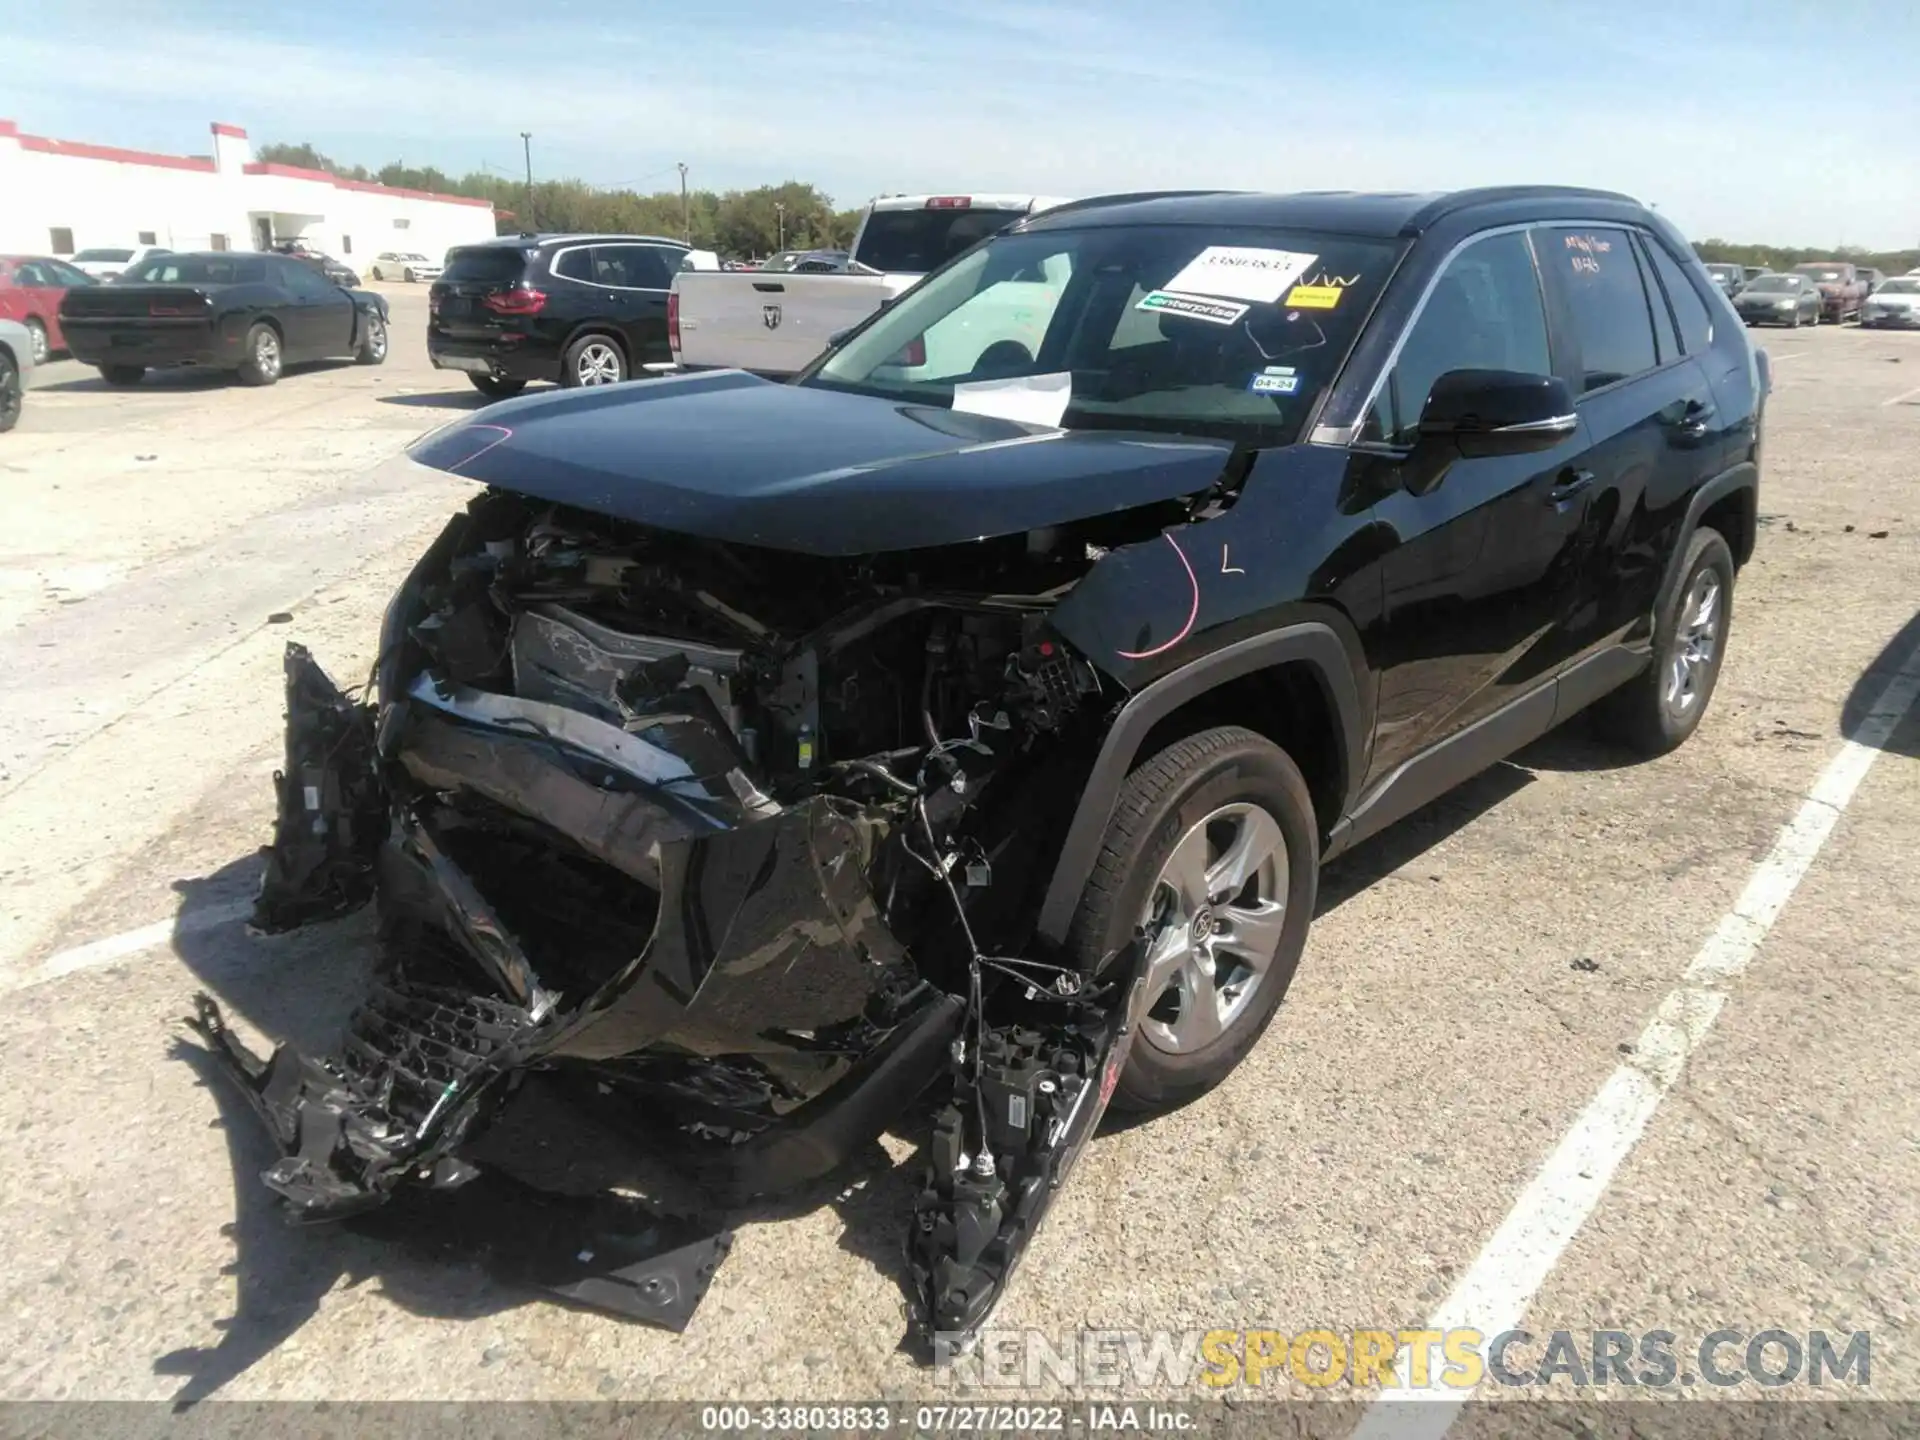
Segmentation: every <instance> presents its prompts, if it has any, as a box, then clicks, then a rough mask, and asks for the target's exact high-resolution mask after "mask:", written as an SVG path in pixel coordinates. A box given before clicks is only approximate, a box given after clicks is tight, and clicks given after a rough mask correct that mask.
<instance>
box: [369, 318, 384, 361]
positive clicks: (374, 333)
mask: <svg viewBox="0 0 1920 1440" xmlns="http://www.w3.org/2000/svg"><path fill="white" fill-rule="evenodd" d="M367 353H368V354H369V355H371V356H372V357H373V358H374V359H375V360H384V359H386V358H387V322H386V321H384V320H382V319H381V318H380V317H379V316H377V315H376V316H374V317H372V318H371V319H369V320H368V321H367Z"/></svg>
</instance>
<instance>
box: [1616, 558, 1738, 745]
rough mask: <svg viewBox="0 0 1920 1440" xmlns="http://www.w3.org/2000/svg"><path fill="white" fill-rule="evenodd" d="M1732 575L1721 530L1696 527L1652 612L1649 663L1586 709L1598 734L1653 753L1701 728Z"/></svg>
mask: <svg viewBox="0 0 1920 1440" xmlns="http://www.w3.org/2000/svg"><path fill="white" fill-rule="evenodd" d="M1733 578H1734V570H1733V552H1732V551H1731V550H1729V549H1728V548H1727V542H1726V540H1725V539H1724V538H1722V536H1721V534H1720V532H1719V531H1718V530H1711V529H1708V528H1707V527H1705V526H1702V527H1701V528H1700V529H1698V530H1695V531H1694V532H1693V535H1692V538H1690V539H1689V540H1688V541H1687V551H1686V557H1685V559H1684V560H1683V561H1682V563H1681V567H1680V583H1679V585H1677V586H1676V587H1674V592H1673V596H1672V598H1670V599H1669V600H1668V601H1667V602H1666V604H1665V605H1664V606H1662V607H1661V609H1660V612H1659V613H1658V614H1657V615H1655V616H1654V622H1653V624H1654V629H1653V634H1654V644H1653V663H1652V664H1651V665H1649V666H1648V667H1647V668H1646V669H1645V670H1644V671H1642V672H1641V673H1640V674H1639V675H1637V676H1635V677H1634V678H1633V679H1632V680H1630V681H1628V682H1627V683H1626V684H1625V685H1623V686H1621V687H1620V688H1619V689H1618V690H1615V691H1614V692H1613V693H1612V694H1611V695H1607V696H1605V697H1603V698H1602V699H1601V700H1600V701H1599V702H1598V703H1597V704H1595V705H1594V707H1593V723H1594V726H1595V728H1596V729H1597V730H1598V731H1599V733H1600V734H1601V735H1603V736H1604V737H1606V738H1607V739H1610V740H1614V741H1617V742H1619V743H1620V744H1623V745H1626V746H1627V747H1629V748H1630V749H1633V750H1637V751H1639V752H1640V753H1641V754H1643V755H1647V756H1654V755H1665V754H1667V753H1668V752H1669V751H1672V750H1677V749H1679V748H1680V746H1681V745H1683V744H1685V743H1686V740H1687V738H1688V737H1689V736H1690V735H1692V734H1693V732H1694V731H1695V730H1697V729H1699V728H1700V721H1701V718H1702V717H1703V716H1704V715H1705V714H1706V713H1707V705H1708V703H1709V702H1711V701H1712V699H1713V689H1714V685H1715V684H1716V683H1717V682H1718V681H1719V679H1720V666H1721V663H1722V661H1724V660H1725V658H1726V653H1727V636H1728V633H1729V631H1730V630H1731V629H1732V619H1733ZM1709 607H1710V608H1711V612H1712V613H1711V614H1710V615H1709V614H1707V613H1706V611H1707V609H1708V608H1709ZM1689 657H1691V658H1690V660H1689ZM1683 661H1688V663H1687V665H1686V668H1685V671H1684V674H1683V672H1682V670H1681V669H1679V668H1677V667H1679V666H1680V665H1681V663H1682V662H1683Z"/></svg>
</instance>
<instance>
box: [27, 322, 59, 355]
mask: <svg viewBox="0 0 1920 1440" xmlns="http://www.w3.org/2000/svg"><path fill="white" fill-rule="evenodd" d="M27 346H28V348H29V349H31V350H32V352H33V363H34V364H35V365H44V364H46V363H47V361H48V360H50V359H51V358H52V357H53V346H52V345H51V344H50V343H48V341H47V327H46V326H44V325H42V324H41V323H40V322H39V321H38V320H29V321H28V322H27Z"/></svg>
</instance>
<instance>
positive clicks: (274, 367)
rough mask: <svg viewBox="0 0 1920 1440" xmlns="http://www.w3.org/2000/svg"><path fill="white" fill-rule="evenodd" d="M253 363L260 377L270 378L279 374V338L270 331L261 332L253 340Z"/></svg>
mask: <svg viewBox="0 0 1920 1440" xmlns="http://www.w3.org/2000/svg"><path fill="white" fill-rule="evenodd" d="M253 363H254V367H255V368H256V369H258V370H259V372H260V373H261V374H262V375H265V376H268V377H272V376H274V375H278V374H279V373H280V337H279V336H278V335H276V334H274V333H273V332H272V331H271V330H262V331H261V332H260V334H259V337H258V338H257V339H255V340H254V342H253Z"/></svg>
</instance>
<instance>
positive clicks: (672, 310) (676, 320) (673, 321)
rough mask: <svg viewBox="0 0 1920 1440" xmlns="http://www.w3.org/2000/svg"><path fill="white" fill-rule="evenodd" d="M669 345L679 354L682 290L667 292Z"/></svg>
mask: <svg viewBox="0 0 1920 1440" xmlns="http://www.w3.org/2000/svg"><path fill="white" fill-rule="evenodd" d="M667 345H668V347H669V348H670V349H672V351H673V352H674V353H675V354H676V355H677V354H679V353H680V292H679V291H678V290H669V291H668V292H667Z"/></svg>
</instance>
